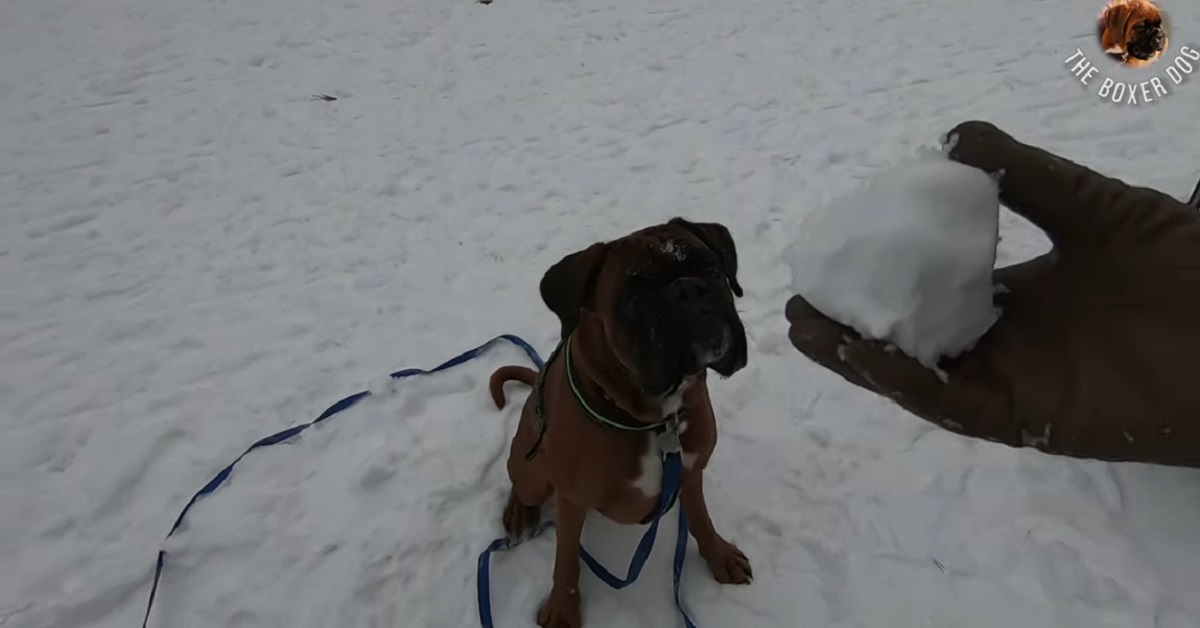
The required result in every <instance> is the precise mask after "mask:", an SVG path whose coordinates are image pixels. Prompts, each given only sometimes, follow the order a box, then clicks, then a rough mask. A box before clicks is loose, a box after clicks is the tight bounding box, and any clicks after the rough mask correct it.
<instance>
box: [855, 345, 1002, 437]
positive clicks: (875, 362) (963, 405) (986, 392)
mask: <svg viewBox="0 0 1200 628" xmlns="http://www.w3.org/2000/svg"><path fill="white" fill-rule="evenodd" d="M843 353H844V355H845V356H846V361H847V362H848V363H849V364H850V365H851V366H852V367H853V368H854V370H856V371H857V372H858V373H859V374H860V375H861V376H862V377H863V379H865V380H867V381H868V382H870V385H871V388H872V389H874V390H876V391H877V392H878V393H879V394H881V395H884V396H886V397H889V398H891V399H892V400H894V401H895V402H896V403H897V404H899V405H900V406H901V407H902V408H904V409H905V410H908V411H909V412H911V413H913V414H915V415H917V416H919V417H921V418H922V419H925V420H926V421H930V422H932V423H935V424H937V425H939V426H941V427H943V428H945V429H947V430H950V431H952V432H956V433H959V434H963V435H966V436H971V437H974V438H983V439H986V440H991V441H997V442H1003V443H1007V444H1009V445H1014V446H1019V445H1020V428H1019V426H1017V425H1016V424H1014V423H1013V421H1012V413H1011V412H1009V404H1008V403H1007V401H1006V399H1005V397H1004V395H1003V394H1001V393H1000V392H999V391H998V390H996V389H995V388H993V387H988V386H987V385H986V382H983V383H981V382H974V381H971V380H967V379H965V378H962V377H959V376H956V375H955V374H954V372H953V371H951V372H949V373H941V374H939V373H937V372H935V371H933V370H930V369H928V368H925V367H924V366H923V365H922V364H921V363H920V362H917V361H916V360H915V359H913V358H910V357H908V356H907V355H904V354H903V353H901V352H900V351H899V350H892V351H889V350H887V349H886V348H884V347H882V346H880V345H879V344H878V343H868V342H856V343H852V344H851V345H850V346H848V347H847V348H846V349H845V350H844V351H843Z"/></svg>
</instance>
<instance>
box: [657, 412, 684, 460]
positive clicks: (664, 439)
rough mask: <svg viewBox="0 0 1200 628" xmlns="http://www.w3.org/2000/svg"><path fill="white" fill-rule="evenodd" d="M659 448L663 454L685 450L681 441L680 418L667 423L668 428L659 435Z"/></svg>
mask: <svg viewBox="0 0 1200 628" xmlns="http://www.w3.org/2000/svg"><path fill="white" fill-rule="evenodd" d="M658 448H659V449H660V450H661V451H662V452H663V454H675V453H679V452H680V451H683V444H682V443H680V442H679V420H678V419H673V420H672V421H671V422H670V423H667V429H666V430H664V431H663V432H662V433H661V434H659V435H658Z"/></svg>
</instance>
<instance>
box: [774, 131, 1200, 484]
mask: <svg viewBox="0 0 1200 628" xmlns="http://www.w3.org/2000/svg"><path fill="white" fill-rule="evenodd" d="M956 135H957V144H956V145H955V146H954V148H953V149H952V150H951V152H950V156H951V158H952V159H955V160H957V161H959V162H962V163H964V164H967V165H970V166H975V167H977V168H981V169H983V170H985V171H987V172H996V171H999V170H1003V173H1004V174H1003V177H1002V178H1001V180H1000V199H1001V202H1002V203H1003V204H1004V205H1005V206H1007V207H1009V208H1011V209H1012V210H1013V211H1015V212H1017V213H1019V214H1021V215H1022V216H1024V217H1025V218H1027V219H1029V220H1030V221H1031V222H1033V223H1034V224H1035V225H1037V226H1038V227H1040V228H1041V229H1042V230H1044V231H1045V232H1046V234H1047V236H1048V237H1049V238H1050V240H1051V241H1052V242H1053V244H1054V249H1053V250H1052V251H1051V252H1050V253H1047V254H1046V255H1043V256H1041V257H1038V258H1036V259H1033V260H1030V261H1028V262H1024V263H1022V264H1018V265H1015V266H1010V267H1008V268H1003V269H998V270H996V271H995V274H994V276H993V277H994V280H995V281H996V283H998V284H1000V285H1002V286H1003V287H1004V288H1005V289H1007V292H1004V291H1003V290H1002V291H1001V293H1000V294H998V295H997V297H996V304H997V305H999V306H1000V307H1001V308H1002V309H1003V314H1002V316H1001V318H1000V320H999V321H998V322H997V323H996V324H995V326H994V327H992V329H991V330H989V331H988V333H987V334H985V335H984V337H983V338H982V339H980V341H979V343H978V345H977V346H976V347H975V349H973V350H972V351H970V352H968V353H966V354H964V355H963V356H960V357H959V358H956V359H953V360H943V361H942V364H940V367H941V369H942V370H944V372H945V375H946V378H945V381H943V379H942V378H941V377H939V376H938V374H936V373H935V372H933V371H930V370H928V369H925V368H923V367H922V366H920V365H919V364H918V363H917V362H916V361H915V360H912V359H910V358H908V357H907V356H905V355H904V354H902V353H900V352H898V351H894V350H891V351H889V350H887V349H886V348H885V345H884V344H883V343H880V342H876V341H868V340H864V339H862V338H861V337H860V336H859V335H858V334H856V333H854V332H853V331H851V330H849V329H847V328H846V327H843V326H841V325H838V324H837V323H834V322H833V321H831V320H829V319H828V318H826V317H825V316H823V315H821V314H820V313H819V312H817V311H816V310H815V309H813V307H812V306H810V305H809V304H808V303H807V302H806V301H805V300H804V299H802V298H800V297H799V296H796V297H793V298H792V299H791V300H790V301H788V304H787V318H788V320H789V321H790V322H791V329H790V332H789V336H790V338H791V340H792V344H794V345H795V346H796V348H798V349H799V350H800V351H801V352H803V353H804V354H805V355H807V356H808V357H810V358H811V359H813V360H815V361H816V362H817V363H819V364H821V365H822V366H825V367H826V368H828V369H831V370H833V371H835V372H837V373H839V374H840V375H841V376H842V377H844V378H845V379H846V380H848V381H850V382H851V383H853V384H856V385H858V386H861V387H862V388H865V389H867V390H870V391H873V392H875V393H878V394H880V395H884V396H887V397H889V398H891V399H893V400H895V402H896V403H898V404H899V405H900V406H902V407H903V408H905V409H906V410H908V411H909V412H912V413H913V414H916V415H917V416H920V417H922V418H924V419H926V420H928V421H932V422H934V423H936V424H938V425H941V426H942V427H945V428H946V429H949V430H952V431H954V432H958V433H960V434H964V435H966V436H971V437H977V438H984V439H987V440H991V441H997V442H1001V443H1005V444H1008V445H1011V446H1014V447H1025V446H1031V447H1036V448H1037V449H1040V450H1042V451H1044V452H1047V453H1052V454H1059V455H1064V456H1073V457H1079V458H1097V459H1102V460H1113V461H1140V462H1149V463H1157V464H1166V465H1179V466H1191V467H1200V212H1197V211H1196V210H1195V209H1193V208H1190V207H1188V206H1187V205H1185V204H1183V203H1180V202H1179V201H1177V200H1175V199H1173V198H1171V197H1169V196H1166V195H1165V194H1162V193H1160V192H1157V191H1155V190H1151V189H1147V188H1136V187H1131V186H1129V185H1126V184H1125V183H1122V182H1121V181H1118V180H1116V179H1110V178H1108V177H1105V176H1103V175H1101V174H1098V173H1096V172H1093V171H1091V170H1088V169H1086V168H1084V167H1082V166H1079V165H1077V164H1074V163H1072V162H1070V161H1067V160H1065V159H1063V158H1061V157H1058V156H1056V155H1053V154H1050V153H1048V152H1046V151H1043V150H1040V149H1038V148H1034V147H1032V146H1028V145H1025V144H1021V143H1019V142H1017V141H1016V140H1014V139H1013V138H1012V137H1011V136H1009V135H1008V134H1006V133H1004V132H1003V131H1001V130H999V129H997V128H996V127H995V126H992V125H991V124H988V123H986V122H965V123H963V124H960V125H959V126H957V127H956V128H955V129H954V130H952V131H951V132H950V133H949V137H950V138H954V136H956ZM952 141H953V139H952Z"/></svg>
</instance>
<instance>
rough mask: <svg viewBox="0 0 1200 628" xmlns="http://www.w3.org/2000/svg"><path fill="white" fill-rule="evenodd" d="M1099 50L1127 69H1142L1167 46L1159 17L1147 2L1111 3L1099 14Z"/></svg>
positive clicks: (1161, 18) (1160, 12)
mask: <svg viewBox="0 0 1200 628" xmlns="http://www.w3.org/2000/svg"><path fill="white" fill-rule="evenodd" d="M1099 30H1100V46H1101V47H1102V48H1104V52H1106V53H1108V54H1109V55H1110V56H1112V57H1113V58H1115V59H1117V60H1119V61H1120V62H1121V64H1122V65H1125V66H1128V67H1131V68H1142V67H1146V66H1148V65H1150V64H1152V63H1154V62H1155V61H1158V58H1159V57H1161V56H1162V54H1163V52H1164V51H1165V50H1166V49H1167V45H1168V43H1169V41H1168V38H1167V29H1166V27H1165V26H1164V24H1163V14H1162V11H1160V10H1159V8H1158V7H1157V6H1155V5H1154V3H1153V2H1151V1H1150V0H1112V1H1111V2H1109V3H1108V6H1106V7H1105V8H1104V11H1103V12H1101V13H1100V21H1099Z"/></svg>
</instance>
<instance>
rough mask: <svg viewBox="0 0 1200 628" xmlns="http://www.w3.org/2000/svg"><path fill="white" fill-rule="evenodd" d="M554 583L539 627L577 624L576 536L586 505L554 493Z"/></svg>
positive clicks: (579, 533)
mask: <svg viewBox="0 0 1200 628" xmlns="http://www.w3.org/2000/svg"><path fill="white" fill-rule="evenodd" d="M554 509H555V512H554V530H555V542H556V546H555V548H554V585H553V586H552V587H551V588H550V597H549V598H548V599H547V600H546V603H545V604H543V605H542V609H541V611H539V612H538V625H539V626H541V627H542V628H579V627H580V625H581V624H582V619H581V615H580V611H579V602H580V598H579V552H580V549H579V540H580V537H581V536H583V522H584V519H585V518H586V517H587V509H584V508H580V507H579V506H576V505H575V504H572V503H571V502H570V501H569V500H567V499H566V498H565V497H563V495H562V493H557V494H556V496H555V500H554Z"/></svg>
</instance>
